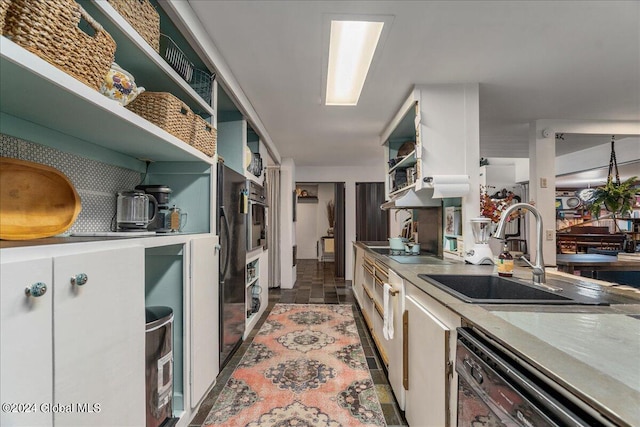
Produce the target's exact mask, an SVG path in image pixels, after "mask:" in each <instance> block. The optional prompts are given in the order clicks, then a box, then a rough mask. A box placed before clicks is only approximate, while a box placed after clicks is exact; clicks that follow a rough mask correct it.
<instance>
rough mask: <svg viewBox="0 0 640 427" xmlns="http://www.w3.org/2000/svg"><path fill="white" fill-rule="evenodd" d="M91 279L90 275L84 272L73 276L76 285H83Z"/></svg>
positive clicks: (73, 282) (72, 282) (72, 280)
mask: <svg viewBox="0 0 640 427" xmlns="http://www.w3.org/2000/svg"><path fill="white" fill-rule="evenodd" d="M88 280H89V276H87V275H86V274H84V273H79V274H76V275H75V276H71V284H72V285H76V286H82V285H84V284H85V283H87V281H88Z"/></svg>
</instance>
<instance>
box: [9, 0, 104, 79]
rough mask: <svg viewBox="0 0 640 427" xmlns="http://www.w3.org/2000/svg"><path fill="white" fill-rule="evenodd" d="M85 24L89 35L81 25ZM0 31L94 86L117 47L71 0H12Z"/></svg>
mask: <svg viewBox="0 0 640 427" xmlns="http://www.w3.org/2000/svg"><path fill="white" fill-rule="evenodd" d="M3 3H4V0H3ZM85 27H86V28H87V30H86V31H88V32H90V33H92V34H91V35H89V34H88V33H87V32H85V30H84V29H81V28H85ZM3 31H4V35H5V36H7V37H8V38H10V39H12V40H13V41H14V42H15V43H16V44H18V45H20V46H22V47H23V48H25V49H26V50H28V51H30V52H32V53H34V54H36V55H38V56H39V57H41V58H42V59H44V60H45V61H47V62H49V63H50V64H52V65H54V66H56V67H58V68H60V69H61V70H62V71H64V72H65V73H67V74H69V75H71V76H73V77H75V78H76V79H78V80H80V81H81V82H83V83H85V84H86V85H88V86H90V87H92V88H93V89H95V90H98V89H99V88H100V85H101V84H102V81H103V80H104V76H105V75H106V74H107V71H109V69H110V67H111V63H112V62H113V58H114V53H115V51H116V43H115V42H114V41H113V39H112V38H111V36H110V35H109V33H107V32H106V31H105V30H104V29H103V28H102V26H101V25H100V24H98V23H97V22H96V21H95V20H94V19H93V18H92V17H91V16H90V15H89V14H88V13H87V12H86V11H85V10H84V9H83V8H82V7H81V6H80V5H79V4H78V3H76V2H75V1H74V0H38V1H34V0H12V2H11V9H10V11H9V13H8V14H7V15H6V17H5V25H4V30H3Z"/></svg>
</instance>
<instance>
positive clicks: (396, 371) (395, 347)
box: [385, 269, 405, 409]
mask: <svg viewBox="0 0 640 427" xmlns="http://www.w3.org/2000/svg"><path fill="white" fill-rule="evenodd" d="M388 283H389V285H390V286H391V288H392V290H393V291H394V292H397V293H396V294H395V295H393V296H390V301H389V302H390V304H391V305H392V307H393V317H392V318H391V319H390V321H391V322H392V324H393V338H389V339H388V340H385V343H386V346H387V354H388V356H389V366H388V368H387V372H388V376H389V385H390V386H391V389H392V390H393V393H394V394H395V396H396V400H397V401H398V406H399V407H400V409H404V408H405V389H404V384H403V375H404V360H403V344H404V328H403V321H402V320H403V313H404V311H405V304H404V300H405V288H404V280H403V279H402V277H400V276H399V275H398V274H397V273H396V272H395V271H393V270H391V269H390V270H389V282H388Z"/></svg>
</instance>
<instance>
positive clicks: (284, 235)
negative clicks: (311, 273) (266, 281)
mask: <svg viewBox="0 0 640 427" xmlns="http://www.w3.org/2000/svg"><path fill="white" fill-rule="evenodd" d="M295 182H296V166H295V163H294V162H293V159H292V158H290V157H288V158H285V159H282V164H281V165H280V197H281V200H280V267H281V273H280V274H281V285H280V286H281V288H282V289H291V288H293V285H294V284H295V282H296V267H292V264H293V245H295V244H296V236H295V223H294V222H293V191H294V189H295V185H296V184H295Z"/></svg>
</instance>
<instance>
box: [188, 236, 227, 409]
mask: <svg viewBox="0 0 640 427" xmlns="http://www.w3.org/2000/svg"><path fill="white" fill-rule="evenodd" d="M217 244H218V237H217V236H215V237H206V238H197V239H194V240H192V241H191V271H190V277H191V316H190V323H191V345H190V349H191V373H190V381H191V407H192V408H195V407H196V406H197V405H198V403H199V402H200V400H202V398H203V397H204V394H205V393H206V392H207V390H209V388H210V387H211V385H212V384H213V383H214V381H215V379H216V376H217V375H218V372H219V369H218V367H219V365H220V363H219V361H218V358H219V353H218V324H219V319H218V315H219V309H218V255H217V251H218V249H217V248H218V246H217Z"/></svg>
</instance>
